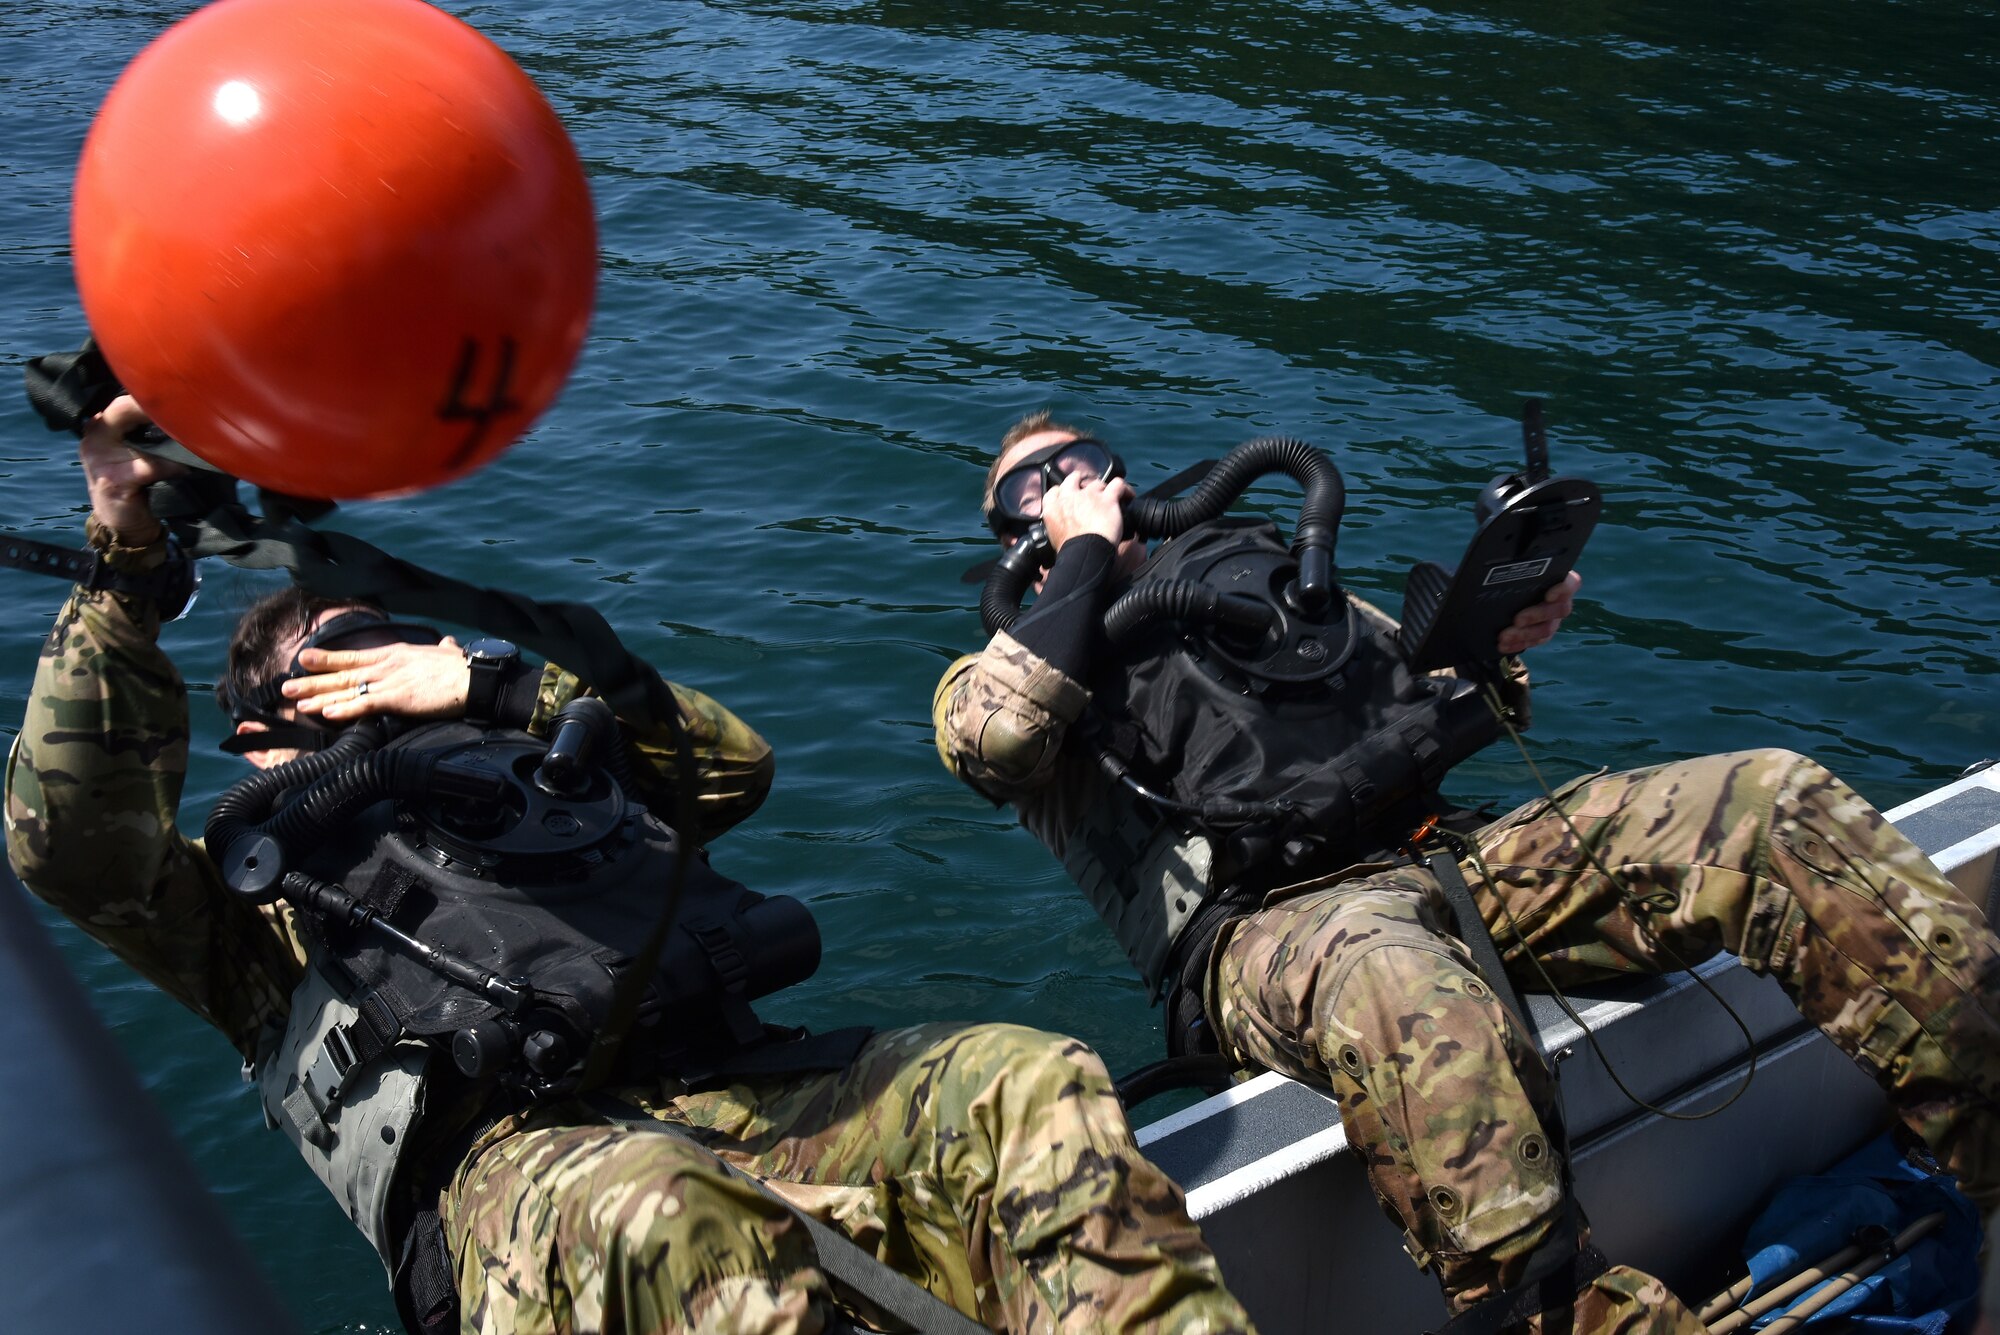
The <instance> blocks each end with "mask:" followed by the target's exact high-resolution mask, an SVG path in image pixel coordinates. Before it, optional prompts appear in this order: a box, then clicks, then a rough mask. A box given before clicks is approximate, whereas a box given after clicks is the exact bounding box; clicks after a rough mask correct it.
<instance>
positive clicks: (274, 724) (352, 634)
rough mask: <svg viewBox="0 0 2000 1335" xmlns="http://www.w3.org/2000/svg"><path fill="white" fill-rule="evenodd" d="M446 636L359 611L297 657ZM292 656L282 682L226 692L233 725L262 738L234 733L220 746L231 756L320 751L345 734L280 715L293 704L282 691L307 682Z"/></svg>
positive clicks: (334, 622) (335, 621)
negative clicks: (298, 680)
mask: <svg viewBox="0 0 2000 1335" xmlns="http://www.w3.org/2000/svg"><path fill="white" fill-rule="evenodd" d="M443 638H444V636H442V635H440V634H439V633H438V632H437V631H436V630H434V629H432V628H431V627H429V626H420V625H417V624H415V623H413V622H408V621H391V620H390V619H389V618H388V617H386V616H384V615H383V614H382V613H380V612H370V611H361V610H356V611H352V612H342V613H341V614H340V615H339V616H336V617H331V618H329V619H328V620H327V621H325V622H323V623H322V624H321V625H320V627H319V628H318V629H317V630H315V631H313V633H312V634H311V635H308V636H307V637H306V642H305V643H304V644H302V645H300V646H299V654H303V653H304V652H305V651H306V650H308V649H380V648H381V647H382V646H383V645H387V644H436V643H437V642H438V641H440V640H442V639H443ZM311 675H312V674H311V673H309V672H307V671H306V670H305V668H304V667H302V666H301V665H300V663H299V655H298V654H294V655H292V664H291V666H290V667H289V668H287V669H285V671H284V673H283V674H282V675H280V676H276V677H273V678H271V679H270V680H269V681H266V682H262V683H260V684H259V685H257V686H256V687H254V688H252V689H251V690H249V691H247V692H238V691H236V690H234V689H231V688H228V687H225V688H224V689H225V691H227V693H228V696H229V717H230V719H231V720H232V721H233V722H236V723H244V722H254V723H262V724H263V725H264V730H263V731H262V732H244V733H234V734H232V735H230V736H228V737H225V738H223V740H222V743H221V745H222V749H223V750H224V751H227V752H229V753H230V754H231V755H244V754H247V753H248V752H251V751H269V750H273V749H275V748H279V747H289V748H291V749H293V750H297V751H318V750H320V749H321V748H323V747H325V746H326V745H327V744H328V743H330V742H332V741H333V739H334V738H335V737H338V736H339V735H340V732H341V729H340V728H339V727H338V726H336V725H334V724H331V723H328V722H326V721H325V720H323V719H320V718H317V717H315V716H312V715H308V714H299V715H297V716H295V717H293V718H285V717H284V716H283V715H282V714H280V713H279V712H278V711H279V710H281V709H284V708H285V707H286V706H287V705H289V704H290V701H288V700H286V699H285V694H284V685H285V683H286V682H288V681H291V680H292V679H293V678H295V677H307V676H311Z"/></svg>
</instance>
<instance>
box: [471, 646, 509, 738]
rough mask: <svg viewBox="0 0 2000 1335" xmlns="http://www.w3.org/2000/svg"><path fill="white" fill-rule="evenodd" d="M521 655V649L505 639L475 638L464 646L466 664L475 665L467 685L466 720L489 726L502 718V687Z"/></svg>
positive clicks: (481, 725)
mask: <svg viewBox="0 0 2000 1335" xmlns="http://www.w3.org/2000/svg"><path fill="white" fill-rule="evenodd" d="M520 658H521V651H520V650H519V649H516V648H515V647H514V646H513V645H512V644H510V643H509V642H507V641H506V640H494V639H487V640H474V641H473V642H472V643H471V644H468V645H466V646H465V665H466V666H467V667H468V668H470V669H472V680H471V681H470V682H468V683H467V684H466V687H465V719H466V722H468V723H476V724H478V725H479V726H480V727H482V728H490V727H492V726H493V725H494V724H495V723H497V722H498V721H499V720H498V718H497V717H496V714H497V713H498V711H499V708H500V688H501V687H502V686H504V685H505V684H506V680H507V670H508V669H509V668H511V667H513V666H514V664H515V663H517V662H519V661H520Z"/></svg>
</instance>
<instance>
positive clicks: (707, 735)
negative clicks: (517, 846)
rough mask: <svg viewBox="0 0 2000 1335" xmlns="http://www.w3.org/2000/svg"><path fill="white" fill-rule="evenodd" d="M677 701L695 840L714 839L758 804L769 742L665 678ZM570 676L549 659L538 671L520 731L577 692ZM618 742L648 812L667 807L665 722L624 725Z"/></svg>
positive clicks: (768, 768)
mask: <svg viewBox="0 0 2000 1335" xmlns="http://www.w3.org/2000/svg"><path fill="white" fill-rule="evenodd" d="M667 685H668V686H669V687H671V688H672V690H673V693H674V699H675V700H677V701H679V702H680V707H681V726H682V727H684V728H686V729H687V731H688V743H689V745H691V746H692V747H693V748H694V758H695V776H696V786H695V804H696V809H697V810H698V811H699V812H700V814H701V835H702V840H703V842H706V841H708V840H710V839H713V838H715V837H716V836H717V835H719V834H722V833H723V832H725V831H726V830H728V829H730V828H731V827H732V826H734V825H736V824H737V823H738V822H739V821H742V820H743V819H744V818H745V817H747V816H749V815H750V813H751V812H753V811H755V810H756V809H757V808H758V807H760V806H762V805H763V804H764V798H765V796H766V795H767V794H768V793H769V792H770V791H771V777H772V775H773V774H774V773H775V772H776V770H777V763H776V761H775V759H774V758H773V757H772V755H771V746H770V743H768V742H766V741H765V740H764V739H763V738H762V737H759V736H758V735H757V733H756V730H755V729H753V728H752V727H751V726H750V725H749V724H747V723H745V722H744V721H743V720H742V719H740V718H738V717H736V715H734V714H732V713H730V712H729V711H728V710H727V709H725V708H723V707H722V705H721V704H719V703H717V702H716V701H715V700H712V699H710V698H709V697H708V696H706V695H703V694H702V693H701V692H700V691H696V690H690V689H689V688H688V687H685V686H681V685H677V684H675V683H673V682H668V683H667ZM585 690H586V688H585V686H584V684H583V682H582V681H581V680H579V679H578V678H577V676H576V675H575V674H574V673H572V672H569V671H566V670H565V669H563V668H560V667H557V666H556V665H555V664H554V663H551V664H549V665H548V666H547V667H545V668H544V669H543V670H542V685H541V692H540V695H539V697H538V699H537V701H536V704H535V716H534V718H533V719H532V720H531V721H530V722H529V724H528V731H530V732H533V733H544V732H546V731H547V730H548V728H549V726H550V723H551V722H552V721H553V720H554V718H555V716H556V711H557V710H559V709H561V708H562V707H563V706H564V705H566V704H568V703H569V702H570V701H571V700H573V699H575V698H576V697H577V696H578V695H581V694H583V693H584V692H585ZM625 745H626V750H627V752H628V754H629V755H630V756H631V758H632V761H633V772H634V777H635V778H636V779H637V780H638V782H639V786H640V787H641V788H642V789H644V790H645V795H646V798H647V800H648V801H649V802H650V803H651V804H652V805H653V807H654V809H655V810H657V811H659V812H662V813H667V812H671V811H672V810H673V785H674V772H675V767H676V762H675V759H674V738H673V733H672V731H671V730H670V729H668V728H666V727H663V726H662V727H651V728H640V727H636V726H633V725H631V724H626V725H625Z"/></svg>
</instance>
